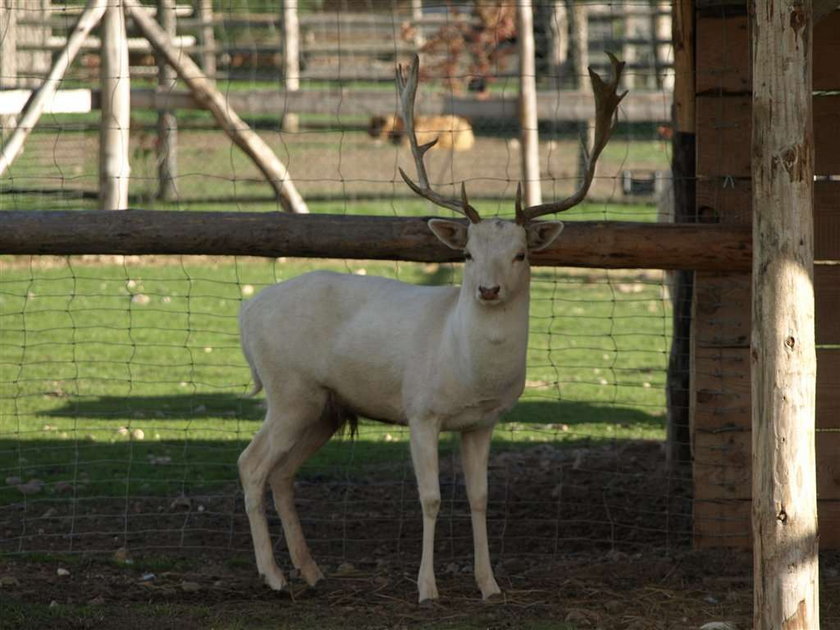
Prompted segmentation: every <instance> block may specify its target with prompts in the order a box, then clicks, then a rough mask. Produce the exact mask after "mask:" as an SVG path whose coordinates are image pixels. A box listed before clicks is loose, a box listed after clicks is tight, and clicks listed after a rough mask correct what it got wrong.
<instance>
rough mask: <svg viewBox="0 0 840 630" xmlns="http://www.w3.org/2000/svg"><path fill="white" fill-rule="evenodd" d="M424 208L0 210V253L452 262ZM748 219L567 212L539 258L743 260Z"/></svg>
mask: <svg viewBox="0 0 840 630" xmlns="http://www.w3.org/2000/svg"><path fill="white" fill-rule="evenodd" d="M426 221H427V219H426V218H402V217H354V216H342V215H324V214H320V215H315V214H313V215H288V214H283V213H275V212H270V213H264V212H262V213H261V212H183V211H155V210H128V211H125V212H98V211H55V212H53V211H32V210H29V211H14V210H12V211H5V212H0V254H33V255H43V254H47V255H62V256H63V255H77V254H78V255H81V254H125V255H132V254H138V255H147V254H184V255H187V254H201V255H214V256H262V257H269V258H276V257H280V256H294V257H303V258H348V259H379V260H411V261H416V262H454V261H459V260H461V258H462V256H461V255H460V253H458V252H455V251H453V250H451V249H449V248H447V247H445V246H443V245H442V244H441V243H440V242H439V241H438V240H437V239H436V238H435V237H434V236H433V235H432V233H431V231H430V230H429V229H428V227H427V226H426ZM751 257H752V245H751V232H750V228H749V226H737V225H736V226H733V225H726V226H725V225H714V224H706V225H704V224H656V223H631V222H618V221H604V222H596V221H569V222H567V223H566V229H565V230H564V232H563V236H562V238H560V239H559V240H558V242H557V245H556V246H554V247H552V248H551V249H549V250H546V251H544V252H540V253H538V254H534V255H533V259H532V264H534V265H537V266H570V267H597V268H611V269H698V270H706V271H722V270H733V269H736V270H737V269H740V270H746V269H749V268H750V262H751Z"/></svg>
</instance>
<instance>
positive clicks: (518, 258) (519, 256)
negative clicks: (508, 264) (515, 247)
mask: <svg viewBox="0 0 840 630" xmlns="http://www.w3.org/2000/svg"><path fill="white" fill-rule="evenodd" d="M513 259H514V260H515V261H517V262H522V261H523V260H525V253H524V252H520V253H519V254H517V255H516V256H514V257H513Z"/></svg>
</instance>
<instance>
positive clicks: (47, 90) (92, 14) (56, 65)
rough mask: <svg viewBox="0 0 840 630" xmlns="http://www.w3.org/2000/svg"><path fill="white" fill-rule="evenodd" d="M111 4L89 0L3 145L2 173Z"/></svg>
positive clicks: (18, 152) (10, 163) (13, 158)
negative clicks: (62, 47) (65, 42)
mask: <svg viewBox="0 0 840 630" xmlns="http://www.w3.org/2000/svg"><path fill="white" fill-rule="evenodd" d="M107 4H108V0H88V3H87V6H86V7H85V9H84V11H82V14H81V15H80V16H79V21H78V22H76V26H75V27H74V28H73V32H72V33H71V34H70V37H68V38H67V44H66V45H65V46H64V49H63V50H62V51H61V52H60V53H58V54H57V55H56V56H55V59H54V60H53V65H52V67H51V68H50V71H49V73H48V74H47V77H46V78H45V79H44V82H43V83H42V84H41V86H40V87H39V88H38V89H37V90H35V92H34V93H33V94H32V96H31V98H30V99H29V101H28V102H27V103H26V107H24V108H23V112H21V115H20V121H19V122H18V125H17V127H15V130H14V131H13V132H12V135H11V136H9V137H8V139H7V140H6V142H5V143H4V144H3V148H2V150H0V175H2V174H3V173H4V172H6V169H7V168H9V166H11V165H12V163H13V162H14V161H15V158H16V157H17V156H18V155H19V154H20V151H21V149H23V143H24V142H25V141H26V138H27V136H28V135H29V133H30V132H31V131H32V130H33V129H34V128H35V124H36V123H37V122H38V119H39V118H41V114H42V113H43V112H44V107H45V106H46V104H47V103H48V102H49V100H50V99H51V98H52V97H53V95H54V94H55V93H56V90H58V86H59V85H60V83H61V80H62V78H63V77H64V73H65V72H66V71H67V68H68V67H69V66H70V63H71V62H72V61H73V59H75V58H76V55H77V54H78V52H79V50H80V49H81V47H82V44H83V43H84V41H85V38H86V37H87V36H88V34H89V33H90V31H91V29H92V28H93V27H94V26H96V25H97V24H98V23H99V20H100V19H101V18H102V15H103V14H104V13H105V8H106V6H107Z"/></svg>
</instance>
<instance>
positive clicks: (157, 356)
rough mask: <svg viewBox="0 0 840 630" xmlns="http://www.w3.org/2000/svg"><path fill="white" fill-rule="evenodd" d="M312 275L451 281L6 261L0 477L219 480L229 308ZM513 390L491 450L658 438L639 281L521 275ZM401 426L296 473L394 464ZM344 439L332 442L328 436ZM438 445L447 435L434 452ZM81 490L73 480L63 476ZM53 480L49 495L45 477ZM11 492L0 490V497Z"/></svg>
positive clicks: (401, 269) (115, 482)
mask: <svg viewBox="0 0 840 630" xmlns="http://www.w3.org/2000/svg"><path fill="white" fill-rule="evenodd" d="M314 268H330V269H334V270H337V271H345V272H350V273H367V274H377V275H385V276H391V277H396V278H399V279H401V280H404V281H408V282H413V283H420V284H437V283H449V282H452V281H453V280H454V279H455V274H456V273H457V269H455V268H453V267H451V266H437V265H428V266H423V265H417V264H409V263H401V264H395V263H382V262H367V261H348V262H341V261H332V262H328V261H301V260H279V261H262V260H253V259H237V260H229V259H225V260H223V259H219V260H207V259H191V258H186V257H185V258H183V259H179V258H170V259H157V260H154V261H145V260H137V261H134V260H127V261H122V264H113V263H111V264H107V263H102V262H97V263H93V262H91V261H85V260H82V259H76V258H73V259H49V260H39V259H32V260H31V261H28V260H25V261H21V260H15V261H5V262H4V264H3V266H2V273H0V348H2V350H0V388H2V389H0V461H2V462H3V463H2V465H0V468H2V474H3V477H15V476H16V477H19V478H20V479H21V480H22V481H27V480H29V479H32V478H36V479H40V480H41V481H43V482H45V483H46V484H47V489H48V492H55V493H60V492H61V491H62V483H61V482H65V483H72V484H74V487H76V488H77V489H81V491H82V492H89V493H94V494H99V495H107V496H122V495H135V494H149V493H152V494H158V493H164V494H177V493H178V492H179V491H182V490H183V489H184V488H188V487H189V488H193V487H204V486H212V485H214V484H216V483H230V482H231V480H232V479H234V478H235V477H234V476H233V475H234V469H233V464H234V462H235V459H236V456H237V455H238V452H239V451H240V450H241V448H242V447H243V446H244V444H245V443H246V442H247V440H249V439H250V436H251V435H252V433H253V432H254V431H255V430H256V428H257V427H258V425H259V423H260V421H261V416H262V409H261V405H260V402H259V400H255V399H249V398H244V397H243V395H244V394H245V393H246V392H247V391H248V389H249V387H250V383H249V373H248V370H247V367H246V365H245V362H244V359H243V358H242V356H241V354H240V350H239V341H238V332H237V325H236V314H237V311H238V308H239V305H240V303H241V301H242V300H243V299H245V298H247V297H248V296H250V295H252V294H253V293H255V292H257V291H259V289H260V288H262V287H263V286H265V285H267V284H270V283H273V282H275V281H277V280H282V279H284V278H288V277H292V276H295V275H298V274H300V273H303V272H305V271H307V270H310V269H314ZM534 275H535V277H534V281H533V307H532V331H531V340H530V350H529V368H528V376H527V378H528V389H527V391H526V393H525V395H524V396H523V398H522V400H521V402H520V403H519V405H518V406H517V407H516V408H515V409H514V410H513V411H512V412H511V413H510V414H509V416H508V417H507V418H506V421H505V422H504V424H502V425H501V427H500V428H499V430H498V432H497V438H496V439H497V442H498V443H499V444H498V447H499V448H503V447H508V446H516V445H522V444H532V443H534V442H543V441H550V442H558V441H560V442H563V441H569V442H575V443H577V442H579V441H581V440H586V441H592V440H611V439H622V438H647V439H659V438H661V437H662V435H663V407H664V394H663V386H664V378H665V375H664V366H665V362H666V356H667V348H668V334H667V333H668V325H667V323H668V320H667V313H666V309H665V303H664V302H663V301H662V300H661V299H660V286H659V284H658V283H657V281H656V279H655V278H650V277H648V278H641V281H638V280H640V278H637V277H635V276H633V275H628V274H626V273H625V274H616V273H613V274H612V277H610V275H609V274H607V272H597V271H595V272H585V273H584V272H579V271H567V270H552V269H539V270H535V274H534ZM406 439H407V435H406V432H405V430H404V429H402V428H400V427H392V426H386V425H380V424H376V423H363V425H362V428H361V432H360V436H359V438H358V440H357V442H356V443H355V444H354V445H353V446H352V447H348V445H347V443H346V440H344V441H342V440H333V442H331V443H330V444H329V445H328V446H327V447H325V448H324V449H323V451H322V452H321V453H319V455H318V456H317V457H316V458H314V459H313V460H312V462H311V464H310V465H309V469H310V470H313V471H314V470H317V471H318V474H328V475H341V474H345V473H346V472H347V469H348V467H351V468H352V467H353V466H355V465H356V464H357V463H358V462H364V463H365V464H375V463H378V462H386V461H394V460H400V459H405V458H406V456H407V446H406ZM342 442H343V443H342ZM453 445H454V441H453V440H451V439H449V438H445V439H444V441H443V446H444V449H451V448H453ZM80 480H82V481H84V483H83V484H79V481H80ZM50 484H52V485H50ZM19 498H20V495H19V492H18V490H17V489H16V488H14V487H11V486H8V485H7V486H4V487H2V488H0V501H2V502H10V501H16V500H18V499H19Z"/></svg>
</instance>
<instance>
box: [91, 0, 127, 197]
mask: <svg viewBox="0 0 840 630" xmlns="http://www.w3.org/2000/svg"><path fill="white" fill-rule="evenodd" d="M100 73H101V74H100V83H101V85H102V122H101V124H100V128H99V207H100V209H102V210H125V209H126V208H128V183H129V175H130V173H131V168H130V166H129V162H128V153H129V148H128V145H129V130H130V129H129V128H130V125H131V121H130V113H131V86H130V83H129V77H128V39H127V37H126V33H125V13H124V11H123V5H122V2H121V1H117V2H109V3H108V8H107V9H106V10H105V15H104V16H103V18H102V66H101V67H100Z"/></svg>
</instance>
